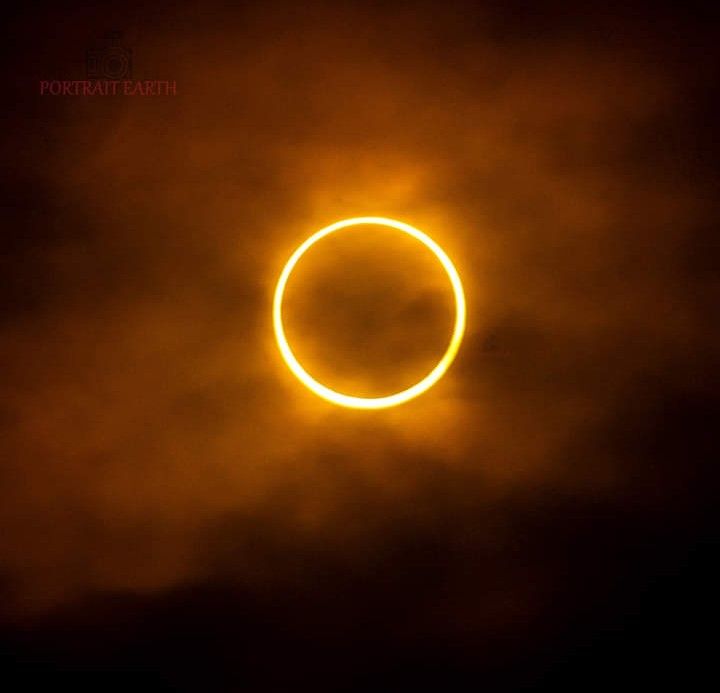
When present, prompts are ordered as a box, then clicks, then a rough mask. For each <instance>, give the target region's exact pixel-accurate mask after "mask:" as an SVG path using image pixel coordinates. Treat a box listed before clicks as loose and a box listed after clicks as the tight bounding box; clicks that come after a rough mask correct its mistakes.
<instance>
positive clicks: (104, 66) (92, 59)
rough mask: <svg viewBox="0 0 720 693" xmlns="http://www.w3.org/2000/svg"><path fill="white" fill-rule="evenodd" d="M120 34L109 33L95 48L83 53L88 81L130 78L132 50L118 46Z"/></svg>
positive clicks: (115, 32)
mask: <svg viewBox="0 0 720 693" xmlns="http://www.w3.org/2000/svg"><path fill="white" fill-rule="evenodd" d="M121 38H122V32H120V31H111V32H109V33H108V34H107V35H106V36H105V38H104V39H103V41H102V44H101V45H100V46H98V47H97V48H90V49H88V50H87V51H86V53H85V69H86V74H87V78H88V79H109V80H121V79H130V78H131V77H132V50H130V49H129V48H125V47H124V46H121V45H120V39H121Z"/></svg>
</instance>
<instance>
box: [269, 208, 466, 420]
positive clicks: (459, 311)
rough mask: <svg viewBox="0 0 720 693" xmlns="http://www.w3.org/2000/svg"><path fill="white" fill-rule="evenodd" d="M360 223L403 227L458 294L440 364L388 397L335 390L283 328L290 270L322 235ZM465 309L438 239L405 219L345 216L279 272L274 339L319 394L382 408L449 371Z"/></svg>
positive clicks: (287, 360)
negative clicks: (315, 373)
mask: <svg viewBox="0 0 720 693" xmlns="http://www.w3.org/2000/svg"><path fill="white" fill-rule="evenodd" d="M359 224H374V225H377V226H387V227H390V228H393V229H397V230H398V231H403V232H404V233H407V234H408V235H410V236H412V237H413V238H415V239H417V240H418V241H420V242H421V243H422V244H423V245H424V246H425V247H426V248H428V249H429V250H430V251H431V252H432V253H433V255H435V257H436V258H437V259H438V261H439V262H440V264H441V265H442V266H443V269H444V270H445V272H446V273H447V276H448V279H450V284H451V285H452V289H453V294H454V295H455V326H454V328H453V332H452V337H451V338H450V343H449V345H448V348H447V350H446V351H445V353H444V354H443V356H442V358H441V359H440V361H438V363H437V365H436V366H435V367H434V368H433V369H432V370H431V371H430V372H429V373H428V374H427V375H426V376H425V377H424V378H423V379H422V380H420V381H419V382H417V383H415V385H413V386H412V387H409V388H407V389H406V390H402V391H401V392H396V393H395V394H392V395H387V396H385V397H354V396H352V395H346V394H343V393H341V392H336V391H335V390H331V389H330V388H329V387H326V386H325V385H323V384H322V383H319V382H318V381H317V380H315V378H313V377H312V376H311V375H310V374H309V373H308V372H307V371H306V370H305V369H304V368H303V367H302V366H301V365H300V362H299V361H298V360H297V358H295V354H293V352H292V349H290V345H289V344H288V341H287V337H286V336H285V329H284V328H283V320H282V303H283V294H284V293H285V287H286V285H287V283H288V279H289V278H290V274H291V273H292V271H293V269H294V268H295V265H297V263H298V261H299V260H300V258H301V257H302V256H303V255H304V254H305V253H306V252H307V250H309V249H310V248H311V247H312V246H313V245H314V244H315V243H317V242H318V241H319V240H320V239H321V238H324V237H325V236H328V235H329V234H331V233H333V232H334V231H339V230H340V229H344V228H346V227H348V226H357V225H359ZM465 312H466V310H465V294H464V292H463V287H462V283H461V282H460V276H459V275H458V273H457V270H456V269H455V266H454V265H453V263H452V262H451V260H450V258H449V257H448V256H447V255H446V254H445V251H444V250H443V249H442V248H441V247H440V246H439V245H438V244H437V243H435V241H433V239H432V238H430V237H429V236H428V235H427V234H425V233H423V232H422V231H420V230H419V229H416V228H415V227H413V226H410V225H409V224H405V223H403V222H402V221H396V220H395V219H387V218H385V217H355V218H353V219H343V220H342V221H337V222H335V223H334V224H330V226H326V227H325V228H324V229H320V231H317V232H316V233H314V234H313V235H312V236H310V238H308V239H307V240H306V241H305V242H304V243H302V244H301V245H300V246H299V247H298V248H297V250H295V252H294V253H293V254H292V255H291V256H290V259H289V260H288V261H287V263H286V265H285V267H284V268H283V271H282V273H281V274H280V278H279V279H278V283H277V286H276V287H275V296H274V298H273V326H274V328H275V339H276V340H277V345H278V348H279V349H280V353H281V354H282V356H283V359H285V363H287V365H288V368H290V370H291V371H292V372H293V374H294V375H295V377H297V379H298V380H299V381H300V382H301V383H302V384H303V385H305V387H307V388H308V389H309V390H311V391H312V392H314V393H315V394H316V395H318V396H319V397H322V398H323V399H326V400H328V401H329V402H332V403H333V404H337V405H340V406H342V407H351V408H354V409H383V408H385V407H394V406H396V405H398V404H403V403H404V402H407V401H409V400H411V399H413V398H414V397H417V396H418V395H421V394H422V393H423V392H425V391H426V390H428V389H430V388H431V387H432V386H433V385H434V384H435V383H436V382H437V381H438V380H440V378H442V376H443V375H444V374H445V371H447V369H448V368H449V366H450V364H451V363H452V362H453V359H454V358H455V356H456V354H457V352H458V349H459V348H460V342H461V341H462V338H463V333H464V332H465Z"/></svg>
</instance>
